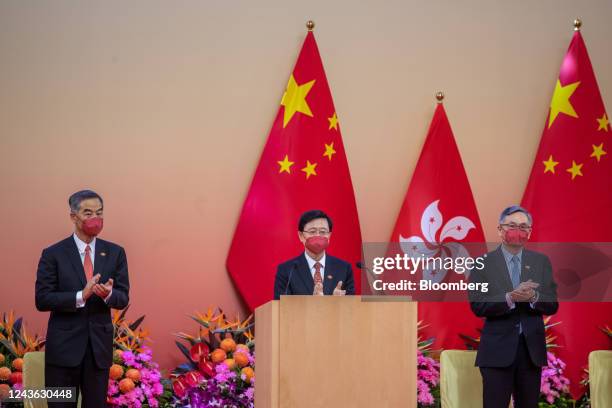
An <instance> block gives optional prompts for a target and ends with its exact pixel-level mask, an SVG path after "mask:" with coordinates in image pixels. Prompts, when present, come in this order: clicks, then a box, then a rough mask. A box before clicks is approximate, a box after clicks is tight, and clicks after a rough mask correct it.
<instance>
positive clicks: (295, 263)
mask: <svg viewBox="0 0 612 408" xmlns="http://www.w3.org/2000/svg"><path fill="white" fill-rule="evenodd" d="M296 268H297V262H293V264H292V265H291V271H289V279H287V286H285V293H284V295H287V291H289V284H290V283H291V276H292V275H293V271H294V270H295V269H296Z"/></svg>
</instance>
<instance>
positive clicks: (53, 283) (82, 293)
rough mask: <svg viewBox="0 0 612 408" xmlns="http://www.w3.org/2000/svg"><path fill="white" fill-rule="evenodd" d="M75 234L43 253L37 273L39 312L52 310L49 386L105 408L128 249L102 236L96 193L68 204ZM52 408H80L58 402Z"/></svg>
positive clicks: (47, 361) (47, 347) (125, 292)
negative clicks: (71, 391) (70, 390)
mask: <svg viewBox="0 0 612 408" xmlns="http://www.w3.org/2000/svg"><path fill="white" fill-rule="evenodd" d="M68 204H69V206H70V219H71V221H72V223H73V224H74V233H73V234H72V235H71V236H69V237H68V238H66V239H64V240H62V241H60V242H58V243H56V244H54V245H52V246H50V247H48V248H46V249H44V250H43V252H42V255H41V257H40V261H39V263H38V271H37V275H36V308H37V309H38V310H39V311H41V312H51V314H50V317H49V324H48V327H47V339H46V345H45V385H46V387H72V388H74V389H75V390H76V393H77V395H78V393H79V390H80V392H81V393H82V402H83V406H84V407H86V408H89V407H100V408H101V407H105V406H106V392H107V387H108V370H109V368H110V366H111V364H112V358H113V324H112V322H111V314H110V309H111V308H114V309H123V308H125V307H126V306H127V305H128V302H129V288H130V285H129V279H128V268H127V260H126V256H125V251H124V250H123V248H121V247H120V246H118V245H116V244H113V243H112V242H108V241H103V240H101V239H99V238H96V236H97V235H98V234H99V233H100V232H101V231H102V226H103V201H102V197H100V196H99V195H98V194H96V193H95V192H93V191H91V190H83V191H79V192H77V193H74V194H73V195H72V196H70V198H69V200H68ZM49 406H50V407H76V399H75V402H70V403H69V402H53V403H49Z"/></svg>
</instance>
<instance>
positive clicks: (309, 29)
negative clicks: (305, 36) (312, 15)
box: [306, 20, 315, 31]
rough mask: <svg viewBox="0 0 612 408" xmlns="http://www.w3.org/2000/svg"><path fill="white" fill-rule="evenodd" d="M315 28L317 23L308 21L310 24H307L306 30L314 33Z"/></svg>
mask: <svg viewBox="0 0 612 408" xmlns="http://www.w3.org/2000/svg"><path fill="white" fill-rule="evenodd" d="M314 26H315V23H314V21H312V20H308V22H307V23H306V28H307V29H308V31H312V30H313V28H314Z"/></svg>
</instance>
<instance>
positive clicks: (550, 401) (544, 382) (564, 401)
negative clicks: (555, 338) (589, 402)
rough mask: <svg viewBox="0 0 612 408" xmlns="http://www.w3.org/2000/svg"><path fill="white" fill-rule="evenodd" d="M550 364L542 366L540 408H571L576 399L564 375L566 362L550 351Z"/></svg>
mask: <svg viewBox="0 0 612 408" xmlns="http://www.w3.org/2000/svg"><path fill="white" fill-rule="evenodd" d="M546 354H547V355H548V364H547V365H546V367H543V368H542V379H541V383H540V402H539V404H538V406H539V408H565V407H567V408H569V407H573V406H574V401H573V400H572V398H571V395H570V394H569V383H570V382H569V380H568V379H567V377H565V376H564V375H563V371H564V370H565V363H564V362H563V361H561V359H560V358H558V357H557V356H555V355H554V354H553V353H551V352H550V351H548V352H547V353H546Z"/></svg>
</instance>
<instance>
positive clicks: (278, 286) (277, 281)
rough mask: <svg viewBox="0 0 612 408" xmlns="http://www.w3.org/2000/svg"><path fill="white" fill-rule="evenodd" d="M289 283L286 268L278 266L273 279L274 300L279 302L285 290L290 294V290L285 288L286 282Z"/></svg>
mask: <svg viewBox="0 0 612 408" xmlns="http://www.w3.org/2000/svg"><path fill="white" fill-rule="evenodd" d="M288 281H289V276H288V273H287V268H283V266H282V265H278V268H277V269H276V277H275V278H274V300H279V299H280V296H281V295H284V294H285V291H286V290H287V294H289V295H290V294H291V288H289V287H287V282H288Z"/></svg>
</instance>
